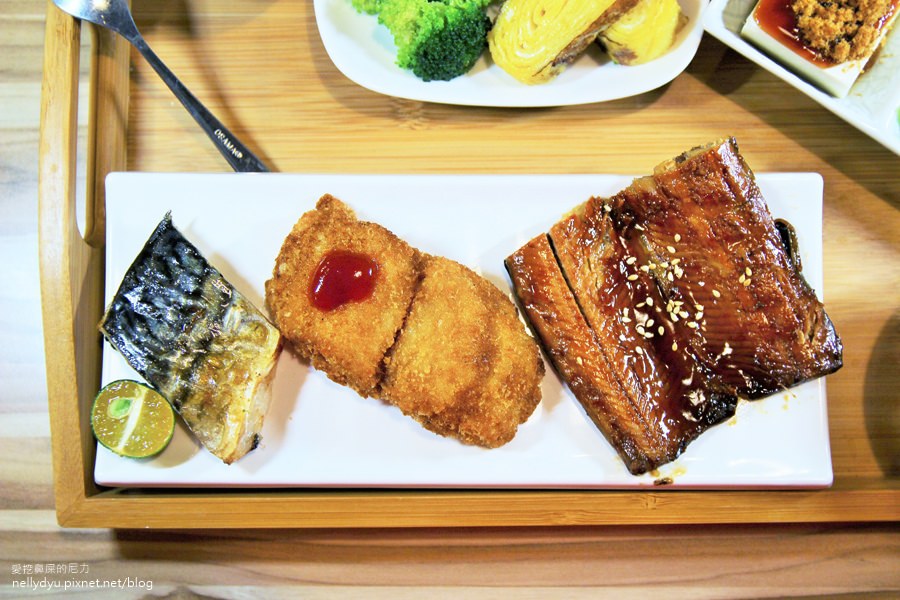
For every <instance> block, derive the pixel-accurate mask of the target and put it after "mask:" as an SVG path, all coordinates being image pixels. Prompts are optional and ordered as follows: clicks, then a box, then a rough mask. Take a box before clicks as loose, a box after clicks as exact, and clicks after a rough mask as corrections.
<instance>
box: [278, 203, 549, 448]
mask: <svg viewBox="0 0 900 600" xmlns="http://www.w3.org/2000/svg"><path fill="white" fill-rule="evenodd" d="M332 251H350V252H354V253H361V254H365V255H367V256H369V257H371V258H373V259H375V261H376V262H377V264H378V271H377V276H376V282H375V286H374V290H373V292H372V295H371V296H370V297H368V298H367V299H364V300H361V301H356V302H350V303H347V304H343V305H341V306H339V307H338V308H336V309H332V310H321V309H319V308H317V307H316V306H315V305H313V302H312V300H311V298H310V294H309V286H310V281H311V280H312V279H314V278H315V272H316V270H317V267H318V265H319V264H320V262H321V260H322V258H323V257H324V256H326V255H327V254H328V253H330V252H332ZM266 302H267V303H268V305H269V309H270V310H271V312H272V315H273V318H274V320H275V323H276V324H277V325H278V327H279V328H280V329H281V332H282V334H283V335H284V337H285V339H287V340H288V342H289V344H290V345H291V347H292V348H293V350H294V351H295V352H296V353H297V354H299V355H300V356H301V357H304V358H308V359H309V360H310V362H311V363H312V365H313V366H314V367H316V368H317V369H320V370H322V371H324V372H325V373H326V374H327V375H328V377H330V378H331V379H332V380H334V381H336V382H338V383H341V384H344V385H347V386H349V387H351V388H353V389H354V390H356V391H357V392H358V393H359V394H360V395H363V396H374V397H379V398H382V399H384V400H386V401H388V402H390V403H392V404H394V405H396V406H397V407H398V408H400V410H401V411H402V412H403V413H405V414H407V415H409V416H411V417H413V418H415V419H416V420H418V421H419V422H420V423H422V424H423V425H424V426H425V427H426V428H427V429H429V430H431V431H433V432H435V433H438V434H440V435H444V436H448V437H454V438H457V439H459V440H460V441H462V442H464V443H467V444H475V445H480V446H485V447H489V448H494V447H497V446H500V445H502V444H505V443H506V442H508V441H510V440H511V439H512V438H513V436H514V435H515V433H516V429H517V428H518V426H519V424H520V423H523V422H525V421H526V420H527V419H528V417H529V416H530V415H531V413H532V412H534V409H535V407H536V406H537V404H538V402H539V401H540V397H541V390H540V383H541V379H542V377H543V374H544V363H543V361H542V359H541V355H540V350H539V348H538V345H537V342H535V341H534V339H532V338H531V336H529V335H528V333H527V331H526V328H525V325H524V323H523V322H522V321H521V320H520V319H519V317H518V312H517V310H516V307H515V305H514V304H513V303H512V301H511V300H510V299H509V298H508V297H507V296H506V295H505V294H504V293H503V292H501V291H500V289H499V288H497V287H496V286H494V285H493V284H492V283H490V282H489V281H487V280H486V279H484V278H483V277H480V276H479V275H477V274H476V273H475V272H474V271H472V270H471V269H468V268H466V267H464V266H462V265H460V264H459V263H456V262H453V261H451V260H448V259H446V258H439V257H434V256H429V255H426V254H423V253H420V252H419V251H418V250H416V249H415V248H412V247H411V246H409V244H407V243H406V242H403V241H402V240H400V239H399V238H397V237H396V236H395V235H394V234H392V233H391V232H390V231H388V230H387V229H385V228H384V227H382V226H380V225H377V224H375V223H368V222H364V221H359V220H357V219H356V216H355V215H354V214H353V211H352V210H350V209H349V208H348V207H347V206H345V205H344V204H343V203H341V201H340V200H337V199H336V198H333V197H332V196H328V195H326V196H323V197H322V198H321V199H320V200H319V202H318V204H317V205H316V210H314V211H310V212H308V213H306V214H304V215H303V216H302V217H301V218H300V220H299V221H298V222H297V224H296V225H295V226H294V228H293V230H292V231H291V233H290V234H289V235H288V237H287V239H285V241H284V244H283V246H282V248H281V252H280V253H279V255H278V258H277V260H276V263H275V269H274V273H273V276H272V279H270V280H269V281H267V282H266Z"/></svg>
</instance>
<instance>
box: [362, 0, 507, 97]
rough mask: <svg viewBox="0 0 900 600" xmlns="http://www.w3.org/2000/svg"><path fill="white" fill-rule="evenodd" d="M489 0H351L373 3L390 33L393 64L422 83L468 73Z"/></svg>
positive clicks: (486, 25)
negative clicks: (395, 59)
mask: <svg viewBox="0 0 900 600" xmlns="http://www.w3.org/2000/svg"><path fill="white" fill-rule="evenodd" d="M492 1H493V0H353V2H354V5H356V6H357V7H359V6H361V5H370V6H375V5H377V8H376V10H377V12H378V21H379V22H380V23H381V24H383V25H384V26H386V27H387V28H388V30H390V32H391V34H392V35H393V36H394V44H395V45H396V46H397V65H398V66H400V67H402V68H404V69H409V70H411V71H412V72H413V73H415V74H416V76H417V77H419V78H420V79H423V80H424V81H432V80H438V81H447V80H450V79H453V78H454V77H457V76H459V75H462V74H464V73H466V72H468V71H469V69H471V68H472V66H473V65H474V64H475V61H477V60H478V58H479V57H480V56H481V55H482V54H483V53H484V50H485V48H486V47H487V34H488V31H489V30H490V28H491V20H490V18H489V17H488V16H487V6H488V5H489V4H490V3H491V2H492Z"/></svg>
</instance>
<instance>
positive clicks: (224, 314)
mask: <svg viewBox="0 0 900 600" xmlns="http://www.w3.org/2000/svg"><path fill="white" fill-rule="evenodd" d="M99 328H100V331H101V332H102V334H103V335H104V337H105V338H106V339H107V341H108V342H109V343H110V344H111V345H112V346H113V347H114V348H115V349H116V350H117V351H118V352H119V353H120V354H121V355H122V356H123V357H124V358H125V360H126V361H127V362H128V364H129V365H131V367H132V368H134V369H135V370H136V371H137V372H138V373H140V374H141V376H142V377H144V379H146V380H147V382H148V383H150V384H151V385H152V386H154V387H155V388H157V389H158V390H159V391H160V393H161V394H162V395H163V396H164V397H165V398H166V399H167V400H168V401H169V402H170V403H171V404H172V406H173V408H175V410H176V411H177V412H178V413H179V414H180V415H181V416H182V418H183V419H184V421H185V423H186V424H187V425H188V428H189V429H190V430H191V432H192V433H193V434H194V435H195V436H196V437H197V439H198V440H200V442H201V443H202V444H203V445H204V446H205V447H206V448H207V449H208V450H209V451H210V452H212V453H213V454H214V455H216V456H217V457H219V458H220V459H221V460H223V461H224V462H226V463H228V464H230V463H232V462H234V461H235V460H237V459H239V458H241V457H242V456H244V455H245V454H246V453H247V452H249V451H250V450H252V449H254V448H255V447H256V446H257V445H258V444H259V442H260V430H261V429H262V422H263V418H264V416H265V413H266V410H267V408H268V404H269V389H268V388H269V384H270V382H271V378H272V376H273V375H274V370H275V369H274V367H275V365H276V362H277V359H278V356H279V354H280V352H281V347H282V342H281V334H280V333H279V332H278V330H277V329H276V328H275V327H274V326H273V325H272V324H271V323H269V321H268V320H267V319H266V318H265V316H263V314H262V313H261V312H260V311H259V310H257V309H256V308H255V307H254V306H253V305H252V304H251V303H250V302H249V301H248V300H247V299H246V298H245V297H244V296H243V295H242V294H241V293H240V292H238V291H237V290H236V289H235V288H234V287H233V286H232V285H231V284H230V283H228V281H227V280H226V279H225V278H224V277H223V276H222V274H221V273H220V272H219V271H218V270H216V269H215V268H214V267H213V266H212V265H210V264H209V263H208V262H207V260H206V259H205V258H204V257H203V255H202V254H201V253H200V252H199V250H197V248H196V247H195V246H194V245H193V244H192V243H191V242H190V241H188V240H187V239H186V238H185V237H184V236H183V235H182V234H181V233H180V232H179V231H178V230H177V229H176V228H175V227H174V225H173V224H172V218H171V214H166V216H165V217H164V218H163V219H162V221H161V222H160V223H159V225H158V226H157V227H156V229H155V230H154V232H153V234H152V235H151V236H150V238H149V239H148V240H147V243H146V244H145V246H144V248H143V249H142V250H141V252H140V253H139V254H138V256H137V257H136V258H135V260H134V262H133V263H132V265H131V266H130V267H129V269H128V271H127V272H126V274H125V276H124V277H123V279H122V282H121V284H120V286H119V289H118V291H117V292H116V295H115V296H114V297H113V299H112V301H111V302H110V305H109V306H108V308H107V310H106V312H105V314H104V316H103V319H102V321H101V322H100V325H99Z"/></svg>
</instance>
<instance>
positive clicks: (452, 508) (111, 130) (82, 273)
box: [39, 2, 900, 528]
mask: <svg viewBox="0 0 900 600" xmlns="http://www.w3.org/2000/svg"><path fill="white" fill-rule="evenodd" d="M199 4H200V5H201V7H202V6H206V5H205V4H204V3H203V2H200V3H199ZM223 4H227V3H223ZM232 4H233V3H232ZM290 4H291V3H290V2H287V3H284V2H274V3H273V4H271V6H269V3H262V4H260V5H259V6H260V7H263V6H267V7H269V8H270V9H271V10H273V11H277V10H278V9H280V8H284V7H285V6H288V5H290ZM300 4H304V5H305V4H307V3H300ZM222 10H224V8H223V9H222ZM284 10H294V11H296V12H297V13H298V15H297V16H298V18H299V19H301V25H302V26H301V27H299V28H295V27H290V35H291V36H296V37H297V38H298V39H299V40H301V42H302V41H304V40H305V41H306V42H307V43H306V45H305V46H304V45H302V43H301V42H297V43H295V44H294V45H293V49H294V50H296V49H297V48H302V49H304V51H306V50H307V49H308V50H309V52H311V53H312V54H313V57H312V59H310V60H309V64H308V65H307V66H306V67H304V68H305V70H303V71H302V72H303V74H304V77H303V78H302V82H303V86H305V89H307V90H309V97H308V99H307V100H305V101H308V102H309V103H310V106H312V107H313V108H311V109H310V110H317V111H319V113H318V114H319V115H320V116H321V115H326V114H329V111H331V108H329V105H328V103H329V102H333V103H338V104H343V105H347V104H348V103H349V100H348V98H350V96H352V95H354V94H361V95H366V94H368V93H367V92H365V91H358V90H356V89H355V88H354V87H353V86H352V85H350V84H348V83H347V82H345V81H343V80H342V79H341V77H340V76H339V75H337V74H335V73H334V72H333V71H332V70H331V69H330V66H329V63H328V60H327V56H326V55H325V54H324V51H323V50H322V48H321V46H319V45H318V44H317V43H316V42H317V38H316V34H315V21H314V18H313V16H312V11H311V8H310V7H309V6H303V7H299V8H291V9H286V8H285V9H284ZM273 18H275V17H273ZM288 39H294V37H291V38H286V41H287V40H288ZM254 42H257V43H261V40H260V39H256V40H252V39H251V40H249V41H248V42H247V43H248V44H252V43H254ZM716 50H717V48H713V49H712V51H713V52H715V51H716ZM80 52H81V27H80V25H79V23H78V22H77V21H75V20H74V19H72V18H70V17H68V16H66V15H64V14H63V13H61V12H60V11H58V10H57V9H56V8H55V6H54V5H53V4H52V2H48V10H47V36H46V50H45V62H44V84H43V99H42V106H41V111H42V112H41V114H42V122H41V142H40V185H39V195H40V199H39V211H40V215H39V221H40V224H39V235H40V266H41V292H42V304H43V320H44V331H45V333H44V335H45V351H46V356H47V381H48V391H49V397H48V401H49V409H50V419H51V430H52V444H53V462H54V477H55V493H56V507H57V515H58V520H59V522H60V524H61V525H63V526H66V527H117V528H145V527H153V528H197V527H203V528H230V527H304V528H313V527H316V528H320V527H462V526H466V527H473V526H547V525H588V524H590V525H596V524H703V523H756V522H825V521H896V520H897V519H898V517H900V489H898V485H897V480H896V473H894V474H893V475H892V474H891V473H890V472H888V473H887V474H885V472H883V471H882V470H879V469H878V468H873V466H872V464H873V461H872V459H871V455H870V453H868V451H867V450H865V449H857V447H856V445H854V440H862V439H865V438H866V435H867V433H866V428H867V422H869V421H867V419H872V418H874V417H871V416H870V417H864V416H861V415H860V414H859V413H860V412H861V411H860V410H857V409H859V408H861V406H862V402H863V399H862V397H861V394H860V395H859V396H860V397H859V398H857V399H855V400H853V402H855V403H856V404H853V405H852V406H851V408H850V409H847V410H842V411H841V412H840V413H839V415H838V417H837V418H834V419H833V420H832V424H831V427H832V439H833V444H842V449H841V451H840V455H839V456H835V484H834V486H833V487H832V488H831V489H828V490H792V491H777V490H755V491H666V490H662V489H660V490H652V491H640V492H630V491H629V492H619V491H579V490H572V491H526V490H503V491H483V490H477V491H476V490H339V491H335V490H309V489H292V490H281V489H258V490H164V491H161V490H135V489H128V490H122V489H105V488H100V487H98V486H97V485H95V483H94V481H93V465H94V459H95V442H94V440H93V437H92V435H91V432H90V426H89V415H88V413H89V408H90V403H91V400H92V398H93V396H94V394H95V392H96V390H97V389H98V387H99V380H100V378H99V373H100V359H101V340H100V336H99V334H98V332H97V330H96V327H95V324H96V323H97V322H98V320H99V317H100V315H101V312H102V309H103V304H102V303H103V271H104V239H105V218H104V186H103V182H104V177H105V175H106V174H107V173H109V172H111V171H116V170H126V169H128V168H129V167H132V166H133V165H132V164H129V162H127V161H126V148H127V149H128V150H129V152H130V151H133V150H134V149H136V148H137V149H139V148H140V147H141V144H143V143H147V144H152V143H154V142H156V143H158V142H159V141H160V138H156V139H151V140H149V141H148V140H139V139H136V137H135V136H136V135H137V134H136V133H135V132H134V131H130V129H131V127H132V125H135V130H137V131H138V132H140V130H141V128H142V127H146V125H145V123H146V113H145V112H142V113H140V116H142V118H143V119H144V120H142V121H141V122H139V123H137V124H134V123H131V122H130V119H129V115H133V114H136V113H135V111H131V110H129V102H130V100H131V98H130V95H129V89H130V85H129V84H130V73H129V66H130V65H129V60H130V48H129V46H128V45H127V43H126V42H124V41H122V40H120V39H118V38H114V37H113V36H111V35H108V34H105V33H99V32H97V33H95V34H94V37H93V44H92V48H91V64H90V81H89V86H88V88H89V91H90V106H89V110H88V123H87V125H88V142H87V165H86V174H87V176H86V199H87V202H86V204H87V216H86V222H87V226H86V228H85V230H84V232H83V233H82V232H79V228H78V225H77V222H76V221H77V219H76V209H75V198H76V183H75V182H76V169H77V165H76V154H77V153H76V138H77V132H78V126H79V123H78V118H77V115H78V89H79V56H80ZM280 60H281V62H280V63H279V64H280V65H281V66H284V65H285V64H287V63H289V62H290V61H298V60H306V59H305V58H303V57H297V56H296V55H293V54H292V56H289V57H283V58H282V59H280ZM176 72H177V69H176ZM144 73H146V71H144ZM323 73H324V74H323ZM701 76H702V74H701ZM269 83H271V81H270V82H269ZM685 85H687V86H690V87H689V88H688V89H687V91H688V92H691V93H697V94H709V93H710V92H709V91H708V90H706V89H700V88H701V87H702V86H693V80H689V83H688V84H685ZM766 85H769V83H768V82H766ZM772 85H776V86H777V85H778V84H777V82H775V83H774V84H772ZM335 90H336V91H335ZM198 95H199V94H198ZM366 97H367V98H372V99H377V101H378V102H382V103H388V104H382V106H385V105H387V106H389V107H390V108H389V110H393V111H396V112H399V113H401V114H402V115H403V116H404V118H407V121H405V122H406V123H411V125H410V127H409V128H408V129H406V130H404V131H403V132H400V133H397V132H396V131H390V132H386V133H385V134H384V135H385V136H386V137H387V138H388V141H393V142H394V143H395V144H397V146H395V147H394V148H393V149H392V151H394V152H398V150H397V148H398V147H400V145H401V144H403V143H416V144H419V146H418V147H417V150H416V151H419V150H422V151H425V152H426V153H427V152H431V153H432V155H433V157H434V158H435V161H437V162H440V161H441V154H440V152H439V151H435V150H432V149H431V148H432V146H431V145H430V144H431V142H430V141H426V140H423V139H422V138H421V137H415V135H416V134H415V129H416V127H417V126H419V125H421V123H422V122H423V119H424V118H425V117H424V116H423V112H424V109H423V107H422V106H421V105H420V104H416V103H405V102H402V101H395V100H385V99H384V98H383V97H380V96H366ZM660 98H663V99H664V98H665V97H664V96H663V95H660V94H657V95H652V96H651V97H650V102H651V103H652V102H654V101H659V100H660ZM173 102H174V101H173ZM663 102H664V100H663ZM799 102H800V103H801V108H803V102H804V101H803V100H802V99H801V100H800V101H799ZM354 106H358V105H354ZM638 108H645V109H646V108H647V106H643V107H641V106H638ZM663 108H665V107H663ZM632 109H633V106H632V105H631V104H630V103H629V102H628V101H625V102H622V103H619V104H618V105H617V108H616V109H615V111H616V113H617V114H618V115H621V116H622V118H623V121H622V123H623V126H625V127H627V126H634V123H633V122H631V121H629V118H630V117H629V114H630V113H631V112H634V111H633V110H632ZM142 110H144V111H147V110H150V109H148V108H143V109H142ZM177 110H180V108H178V109H177ZM417 111H418V112H417ZM435 114H436V115H437V116H438V117H440V118H445V117H448V116H449V117H460V116H461V115H463V113H461V112H454V109H444V108H435ZM466 114H467V115H469V114H471V115H474V116H472V121H470V122H467V124H468V125H472V127H473V131H474V130H476V129H474V128H475V127H476V126H479V122H478V121H479V120H483V121H485V122H487V121H489V120H490V119H494V118H497V119H499V118H502V111H501V110H491V111H484V110H482V111H475V112H473V113H466ZM586 114H588V113H586V112H585V111H581V112H579V111H577V110H576V111H575V112H573V113H572V116H574V117H576V118H580V117H583V116H584V115H586ZM382 116H383V115H382V114H380V113H378V111H374V112H373V114H372V115H363V116H362V117H361V119H368V120H367V121H365V123H366V125H367V126H369V127H372V126H373V123H376V122H377V121H378V119H379V118H381V117H382ZM527 117H532V118H534V119H538V120H544V121H547V122H549V124H550V125H553V121H552V119H557V118H559V119H561V118H565V117H566V114H563V115H562V116H559V115H555V114H553V112H552V111H540V112H535V113H533V114H529V115H527ZM329 123H330V122H329V121H327V120H326V121H325V122H324V124H322V125H321V127H322V130H320V131H319V132H318V133H319V134H322V132H323V131H326V128H327V127H328V126H329ZM449 123H450V120H449V118H448V119H447V120H445V121H443V122H442V125H443V133H445V134H447V137H448V138H449V140H450V142H449V143H450V145H451V147H452V150H449V151H448V152H453V153H454V154H455V156H454V157H453V160H456V162H452V160H451V161H450V162H446V163H443V164H444V166H445V167H446V168H448V169H451V170H453V169H456V170H458V171H461V172H462V171H466V172H467V171H469V170H471V169H472V166H471V164H470V163H468V162H466V160H465V159H460V158H458V156H457V154H458V153H459V152H460V150H459V147H460V146H461V145H464V144H463V141H464V139H463V137H457V135H458V134H459V129H456V128H454V126H453V125H451V124H449ZM417 124H418V125H417ZM311 127H312V126H311ZM275 131H276V130H273V131H272V133H273V138H275V137H277V136H275V135H274V133H275ZM655 131H656V129H655V126H654V124H652V123H651V124H650V125H649V126H648V127H647V129H646V130H645V131H642V132H639V133H638V134H637V135H636V138H635V139H637V140H638V143H642V144H646V143H647V142H648V140H653V139H655V138H654V135H655ZM410 132H412V133H410ZM370 133H371V132H370ZM439 133H440V132H439ZM463 133H465V132H463ZM614 133H615V132H614ZM378 134H379V132H375V133H374V135H376V136H377V135H378ZM459 135H460V136H462V135H463V134H459ZM502 135H504V134H503V132H501V137H502ZM812 135H813V142H812V143H816V139H815V134H812ZM850 135H851V137H852V133H851V134H850ZM197 136H198V140H199V141H197V142H196V143H197V144H198V147H199V146H202V145H203V144H204V143H206V142H205V140H202V139H199V138H200V137H201V134H199V132H198V133H197ZM535 139H538V138H535ZM410 140H413V141H410ZM356 141H359V140H358V139H357V140H356ZM696 141H697V142H698V143H699V142H702V141H706V140H696ZM851 142H852V143H859V144H865V143H866V141H865V140H864V139H858V138H853V139H851ZM328 143H333V142H325V141H323V142H320V143H319V145H318V146H313V149H312V150H308V151H304V152H307V154H305V155H304V158H305V159H307V160H308V163H309V164H310V165H311V168H312V169H317V168H320V169H322V170H337V169H340V168H341V165H340V164H338V163H336V162H332V163H326V162H324V161H326V160H327V157H326V158H322V159H321V160H322V161H323V162H319V163H317V162H316V158H315V156H313V153H314V152H315V150H316V148H319V149H321V148H331V146H325V144H328ZM278 144H283V147H280V146H279V145H278ZM272 148H273V153H277V154H278V155H279V156H280V155H281V154H282V153H284V154H285V155H287V154H288V150H289V146H288V145H287V142H284V141H276V142H274V145H273V147H272ZM182 152H183V151H182ZM210 152H211V153H214V151H212V150H211V149H210ZM399 152H400V153H401V154H402V151H399ZM410 152H411V153H412V152H413V151H410ZM648 152H653V153H655V154H656V156H657V157H658V158H665V157H666V156H667V154H666V153H665V152H664V151H662V150H660V151H659V152H656V148H652V147H651V148H650V149H649V150H648ZM325 154H327V152H326V153H325ZM350 154H351V155H353V156H354V157H355V158H357V159H358V161H359V162H357V163H355V165H354V166H356V167H357V168H358V169H363V170H365V169H370V168H371V169H373V170H378V169H379V167H381V166H382V163H379V162H377V157H374V158H373V157H372V156H369V155H368V154H367V153H366V152H360V151H359V150H357V151H356V154H353V152H352V151H351V152H350ZM204 156H207V155H204ZM500 158H502V157H500ZM628 158H629V157H628V155H627V154H626V155H624V157H623V158H622V160H628ZM204 160H216V159H208V158H202V159H200V160H199V163H197V164H199V165H200V167H199V168H203V167H204V166H205V163H204ZM367 161H368V162H367ZM285 163H286V166H287V167H288V168H294V165H293V164H290V161H289V160H285ZM158 164H160V163H157V162H154V160H153V159H152V158H151V159H148V160H147V161H145V162H144V163H141V164H140V165H139V166H140V167H142V168H145V169H146V168H150V169H152V168H154V167H156V166H158ZM188 164H190V163H188ZM586 164H588V163H585V165H586ZM886 164H890V161H889V160H888V161H886ZM498 165H499V166H500V167H502V166H503V163H502V161H501V162H499V163H496V164H493V165H487V166H483V167H482V168H487V169H490V168H497V167H498ZM585 165H571V164H570V165H565V166H564V167H563V168H564V169H570V168H574V169H575V170H576V171H577V170H579V169H583V168H584V166H585ZM610 165H611V166H612V167H613V168H615V167H616V166H618V165H617V163H610V164H607V165H603V168H605V169H608V168H609V167H610ZM413 168H414V169H418V170H420V171H421V170H427V168H426V167H423V166H422V165H421V164H413ZM520 168H521V169H524V170H525V171H526V172H527V170H528V169H529V168H530V167H529V165H524V166H521V167H520ZM636 168H642V165H641V164H639V165H633V166H631V167H630V169H629V170H631V171H633V170H634V169H636ZM297 170H299V169H297ZM400 170H401V171H402V170H403V168H402V166H401V167H400ZM895 381H896V379H895ZM842 389H843V388H842ZM888 414H890V413H889V412H888ZM896 436H897V433H896V431H894V432H890V431H889V432H888V437H889V440H891V441H892V442H893V443H895V442H896ZM761 443H765V442H764V441H761ZM858 464H863V465H864V468H862V469H861V470H858V471H854V465H858Z"/></svg>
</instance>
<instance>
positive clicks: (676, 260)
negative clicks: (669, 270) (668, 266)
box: [672, 258, 681, 265]
mask: <svg viewBox="0 0 900 600" xmlns="http://www.w3.org/2000/svg"><path fill="white" fill-rule="evenodd" d="M680 262H681V259H680V258H673V259H672V264H673V265H677V264H678V263H680Z"/></svg>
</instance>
